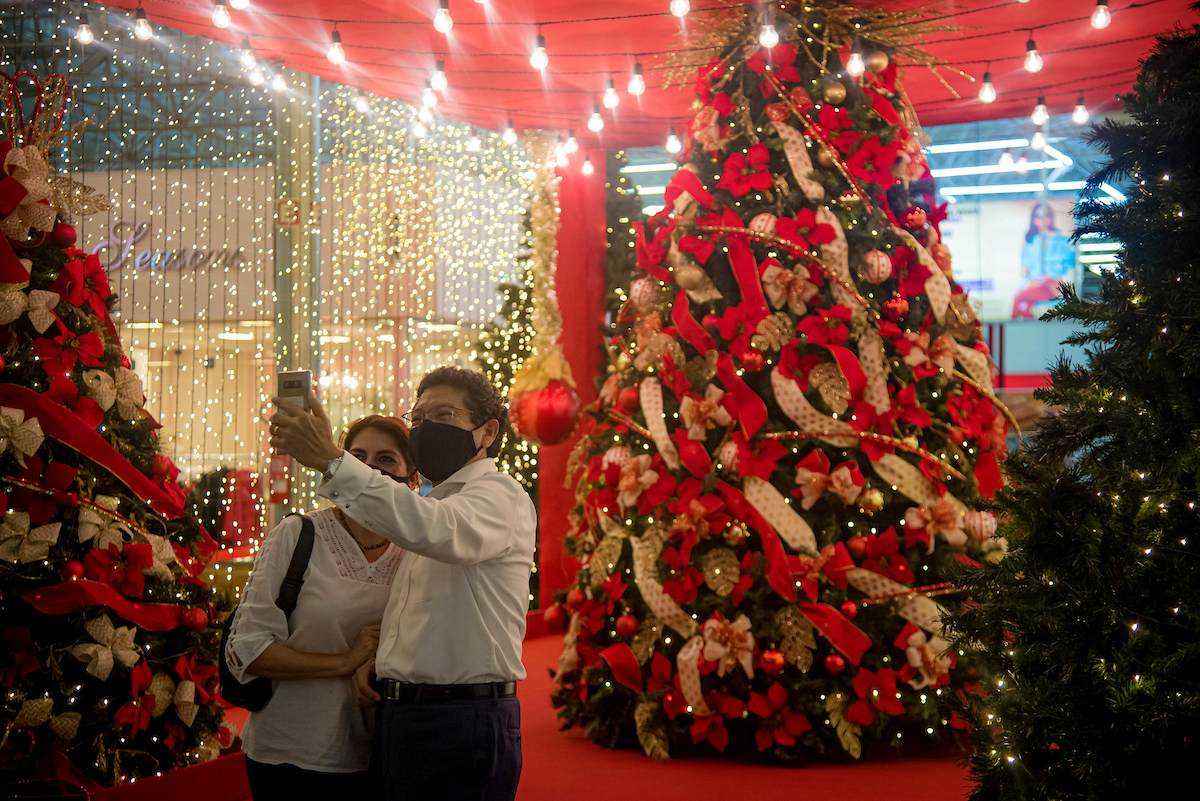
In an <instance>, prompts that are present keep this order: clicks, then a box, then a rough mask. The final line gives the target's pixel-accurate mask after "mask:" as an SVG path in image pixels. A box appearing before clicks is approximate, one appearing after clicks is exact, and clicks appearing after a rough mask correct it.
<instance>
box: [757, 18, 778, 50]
mask: <svg viewBox="0 0 1200 801" xmlns="http://www.w3.org/2000/svg"><path fill="white" fill-rule="evenodd" d="M758 43H759V44H760V45H762V46H763V47H765V48H767V49H768V50H770V49H771V48H772V47H774V46H775V45H777V44H779V31H777V30H775V25H774V23H772V22H771V21H770V20H767V21H766V22H764V23H763V26H762V30H760V31H759V32H758Z"/></svg>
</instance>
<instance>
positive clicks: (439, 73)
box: [429, 59, 450, 94]
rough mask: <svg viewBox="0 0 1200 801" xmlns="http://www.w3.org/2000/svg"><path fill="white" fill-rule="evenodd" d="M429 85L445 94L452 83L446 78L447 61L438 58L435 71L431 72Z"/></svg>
mask: <svg viewBox="0 0 1200 801" xmlns="http://www.w3.org/2000/svg"><path fill="white" fill-rule="evenodd" d="M429 85H430V86H432V87H433V90H434V91H435V92H441V93H443V94H445V92H446V88H447V87H448V86H449V85H450V84H449V82H448V81H447V80H446V62H445V61H442V60H441V59H438V62H437V66H435V67H434V68H433V72H431V73H430V74H429Z"/></svg>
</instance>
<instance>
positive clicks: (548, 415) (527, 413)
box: [508, 379, 580, 445]
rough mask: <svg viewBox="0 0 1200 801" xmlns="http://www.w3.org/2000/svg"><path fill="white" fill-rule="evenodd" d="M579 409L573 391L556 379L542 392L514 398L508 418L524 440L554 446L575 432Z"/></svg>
mask: <svg viewBox="0 0 1200 801" xmlns="http://www.w3.org/2000/svg"><path fill="white" fill-rule="evenodd" d="M579 407H580V401H579V393H578V392H576V391H575V388H574V387H572V386H570V385H569V384H567V383H565V382H563V381H559V380H557V379H555V380H554V381H551V382H550V383H548V384H546V386H544V387H542V388H541V389H538V390H533V391H530V392H523V393H521V394H520V395H518V396H517V397H516V398H514V399H513V404H512V410H511V411H509V413H508V418H509V420H511V421H512V424H513V428H515V429H517V433H518V434H520V435H521V436H522V437H524V438H525V439H527V440H531V441H533V442H536V443H537V444H539V445H557V444H558V443H560V442H562V441H563V440H565V439H566V438H567V437H569V436H571V432H572V431H574V430H575V423H576V422H577V421H578V419H579Z"/></svg>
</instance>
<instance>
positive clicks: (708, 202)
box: [663, 170, 713, 209]
mask: <svg viewBox="0 0 1200 801" xmlns="http://www.w3.org/2000/svg"><path fill="white" fill-rule="evenodd" d="M684 192H687V193H688V194H689V195H691V196H692V197H693V198H695V199H696V202H697V203H699V204H700V205H701V206H703V207H704V208H706V209H711V208H712V207H713V196H712V193H711V192H709V191H708V190H707V189H705V188H704V185H703V184H701V183H700V177H699V176H698V175H696V173H694V172H692V171H691V170H679V171H678V172H676V173H675V175H674V176H672V178H671V180H670V182H668V183H667V189H666V191H665V192H663V205H664V206H666V207H667V208H672V207H674V205H675V199H676V198H678V197H679V196H680V195H681V194H683V193H684Z"/></svg>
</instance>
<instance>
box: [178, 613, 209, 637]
mask: <svg viewBox="0 0 1200 801" xmlns="http://www.w3.org/2000/svg"><path fill="white" fill-rule="evenodd" d="M183 625H185V626H187V627H188V628H189V629H191V630H192V631H200V630H201V629H203V628H204V627H205V626H207V625H208V613H207V612H205V611H204V610H203V609H199V608H197V607H192V608H190V609H184V610H183Z"/></svg>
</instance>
